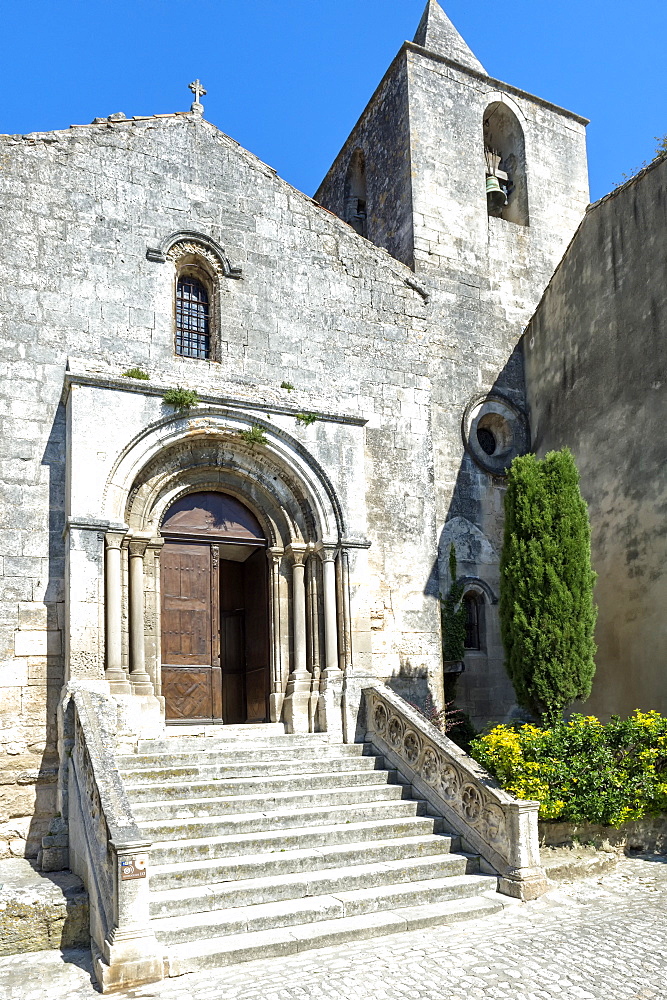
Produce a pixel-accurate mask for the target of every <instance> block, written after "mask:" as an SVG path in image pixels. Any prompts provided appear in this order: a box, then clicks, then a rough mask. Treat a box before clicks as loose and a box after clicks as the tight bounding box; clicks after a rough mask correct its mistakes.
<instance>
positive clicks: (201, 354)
mask: <svg viewBox="0 0 667 1000" xmlns="http://www.w3.org/2000/svg"><path fill="white" fill-rule="evenodd" d="M176 353H177V354H180V355H182V356H183V357H185V358H204V359H207V358H210V356H211V318H210V306H209V297H208V292H207V291H206V288H205V286H204V285H203V284H202V282H201V281H199V280H198V279H197V278H195V277H193V276H192V275H189V274H188V275H183V276H182V277H179V279H178V283H177V285H176Z"/></svg>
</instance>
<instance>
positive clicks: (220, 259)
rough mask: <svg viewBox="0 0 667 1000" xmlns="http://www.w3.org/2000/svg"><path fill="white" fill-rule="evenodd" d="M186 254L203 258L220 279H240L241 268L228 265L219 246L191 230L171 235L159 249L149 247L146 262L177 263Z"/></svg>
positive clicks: (205, 236) (203, 235) (210, 239)
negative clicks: (169, 261) (168, 261)
mask: <svg viewBox="0 0 667 1000" xmlns="http://www.w3.org/2000/svg"><path fill="white" fill-rule="evenodd" d="M186 254H194V255H196V256H197V257H201V258H203V259H204V260H205V261H206V262H207V264H208V265H209V266H210V267H211V268H212V270H213V272H214V273H215V274H217V275H220V276H221V277H225V278H240V277H241V275H242V272H241V268H240V267H235V266H234V265H232V264H231V263H230V261H229V258H228V257H227V255H226V253H225V251H224V250H223V249H222V247H221V246H220V244H219V243H216V241H215V240H214V239H213V238H212V237H210V236H207V235H206V234H205V233H197V232H193V231H191V230H182V231H181V232H178V233H172V234H171V235H170V236H167V238H166V239H164V240H163V241H162V243H161V244H160V246H159V247H149V248H148V250H147V251H146V257H147V258H148V260H152V261H155V262H156V263H158V264H164V262H165V261H167V260H171V261H177V260H179V259H180V258H181V257H184V256H186Z"/></svg>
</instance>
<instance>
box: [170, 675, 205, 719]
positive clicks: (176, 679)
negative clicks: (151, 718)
mask: <svg viewBox="0 0 667 1000" xmlns="http://www.w3.org/2000/svg"><path fill="white" fill-rule="evenodd" d="M211 681H212V671H211V668H210V667H208V668H206V667H203V668H202V669H200V670H198V669H196V668H194V669H188V668H185V667H163V668H162V693H163V695H164V698H165V711H166V717H167V718H168V719H172V720H179V721H181V720H182V721H186V720H187V719H211V718H213V697H212V695H213V692H212V684H211Z"/></svg>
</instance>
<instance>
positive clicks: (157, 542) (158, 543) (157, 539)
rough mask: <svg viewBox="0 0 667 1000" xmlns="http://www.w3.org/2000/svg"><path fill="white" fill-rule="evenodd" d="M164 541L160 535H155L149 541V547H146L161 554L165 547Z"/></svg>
mask: <svg viewBox="0 0 667 1000" xmlns="http://www.w3.org/2000/svg"><path fill="white" fill-rule="evenodd" d="M164 541H165V540H164V538H162V537H161V536H160V535H153V536H152V537H151V538H150V539H149V542H148V545H147V546H146V548H148V549H153V550H154V551H156V552H159V550H160V549H161V548H162V546H163V545H164Z"/></svg>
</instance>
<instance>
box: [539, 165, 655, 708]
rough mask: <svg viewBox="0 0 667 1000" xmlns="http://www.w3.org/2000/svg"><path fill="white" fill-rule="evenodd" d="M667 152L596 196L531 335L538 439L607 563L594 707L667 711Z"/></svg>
mask: <svg viewBox="0 0 667 1000" xmlns="http://www.w3.org/2000/svg"><path fill="white" fill-rule="evenodd" d="M666 224H667V160H666V159H665V158H664V157H663V158H662V159H661V160H659V161H656V162H655V163H654V164H652V165H651V166H649V167H648V168H647V169H646V170H644V171H643V172H642V173H641V174H640V175H639V176H638V177H636V178H635V179H634V180H632V181H629V182H628V183H627V184H625V185H624V186H623V187H622V188H620V189H619V190H617V191H614V192H612V193H611V194H610V195H608V196H607V197H606V198H604V199H603V200H602V201H600V202H597V203H596V204H595V205H593V206H592V207H591V208H590V210H589V212H588V214H587V215H586V218H585V220H584V222H583V223H582V225H581V228H580V229H579V231H578V233H577V235H576V237H575V239H574V240H573V242H572V245H571V246H570V248H569V250H568V252H567V254H566V255H565V258H564V260H563V262H562V264H561V266H560V267H559V269H558V271H557V272H556V274H555V275H554V278H553V280H552V281H551V284H550V285H549V288H548V289H547V291H546V293H545V295H544V299H543V300H542V302H541V303H540V307H539V309H538V310H537V313H536V314H535V316H534V318H533V320H532V321H531V323H530V326H529V327H528V329H527V331H526V334H525V337H524V344H525V352H526V376H527V387H528V400H529V404H530V418H531V425H532V431H533V443H534V447H535V449H536V450H537V453H538V454H539V455H544V454H545V452H547V451H549V450H551V449H554V448H561V447H563V446H564V445H567V446H568V447H569V448H571V449H572V451H573V453H574V457H575V459H576V462H577V465H578V467H579V470H580V473H581V488H582V492H583V494H584V497H585V498H586V500H587V501H588V504H589V509H590V515H591V523H592V556H593V566H594V568H595V570H596V571H597V573H598V580H597V584H596V588H595V597H596V600H597V603H598V605H599V618H598V626H597V631H596V639H597V643H598V653H597V658H596V659H597V674H596V677H595V680H594V684H593V693H592V696H591V698H590V700H589V701H588V702H587V703H586V707H585V711H586V712H587V713H589V712H590V713H594V714H600V715H601V716H603V717H605V718H606V717H608V716H609V715H610V714H611V713H621V714H625V713H629V712H631V711H632V710H633V709H635V708H641V709H643V710H648V709H657V710H658V711H660V712H663V713H665V712H667V671H666V670H665V641H666V640H667V635H666V632H665V615H664V608H665V604H666V603H667V571H666V570H665V565H666V563H667V527H666V518H665V515H666V513H667V481H666V479H665V469H666V468H667V442H666V439H665V434H664V430H663V420H664V415H665V393H666V386H667V382H666V381H665V371H667V348H666V346H665V344H666V340H665V330H666V329H667V296H666V293H665V254H666V252H667V239H666V237H665V233H666V232H667V225H666Z"/></svg>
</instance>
